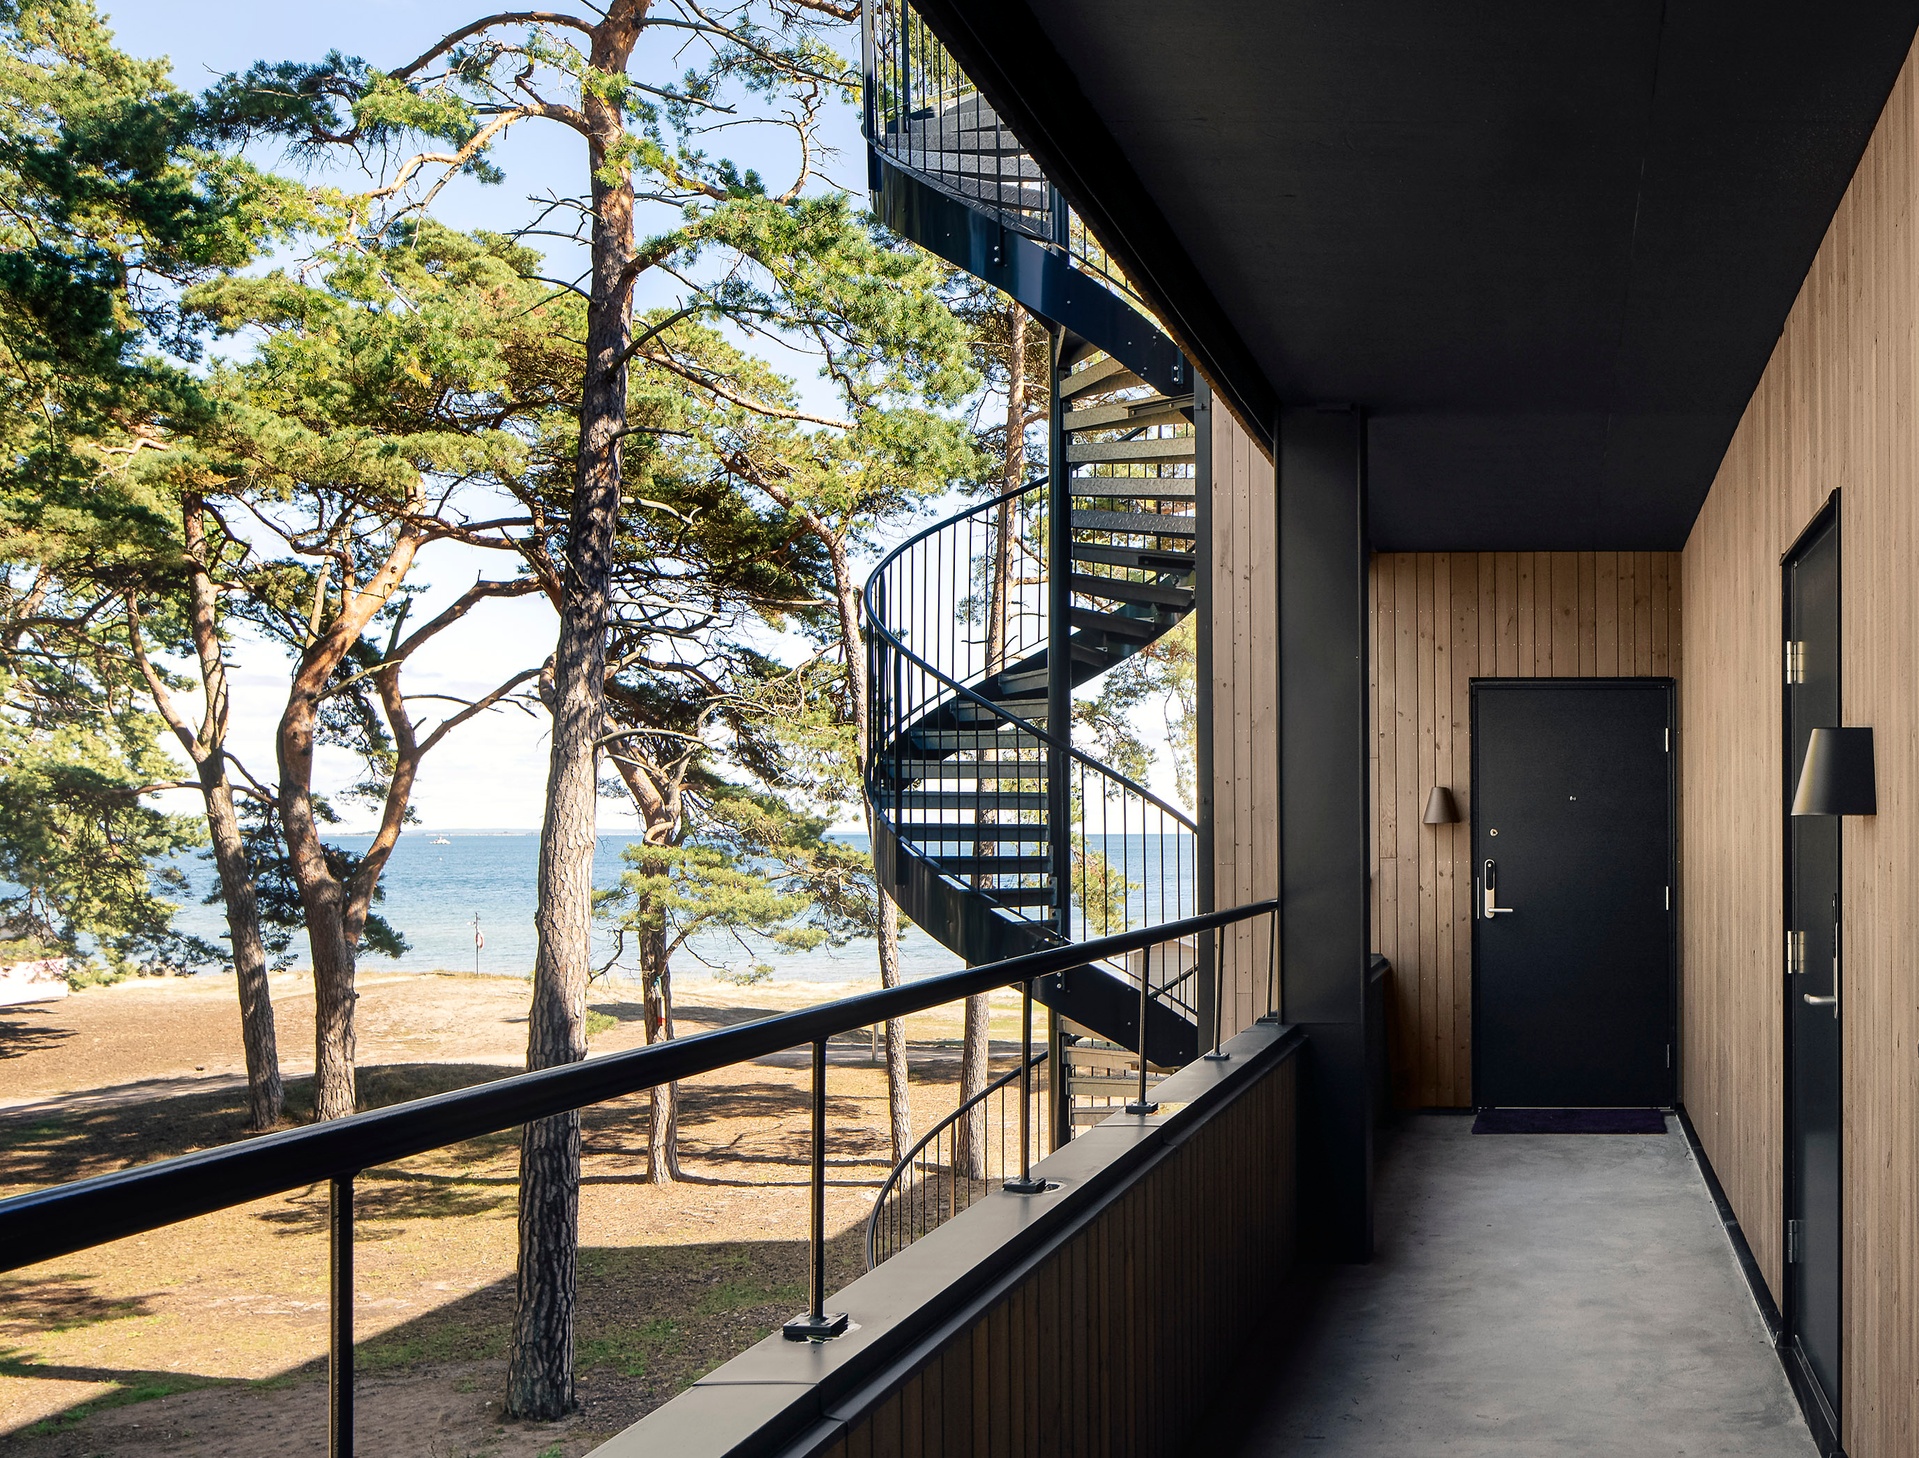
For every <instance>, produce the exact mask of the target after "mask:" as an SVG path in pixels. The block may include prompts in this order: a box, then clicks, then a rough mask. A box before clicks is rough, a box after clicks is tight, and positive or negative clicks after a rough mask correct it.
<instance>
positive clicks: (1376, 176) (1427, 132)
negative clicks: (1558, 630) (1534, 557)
mask: <svg viewBox="0 0 1919 1458" xmlns="http://www.w3.org/2000/svg"><path fill="white" fill-rule="evenodd" d="M926 9H927V11H928V15H929V19H931V20H933V21H934V23H935V25H936V27H938V28H939V29H941V30H942V31H946V30H948V29H949V27H950V28H956V29H958V30H960V31H971V32H972V34H971V35H970V36H968V35H960V36H957V37H956V36H953V35H949V36H948V39H949V40H955V41H957V43H956V44H955V49H956V50H958V51H959V52H960V54H961V59H962V61H969V60H970V61H972V62H974V63H975V64H974V69H975V72H976V74H978V72H979V69H980V68H979V63H980V62H981V61H982V60H983V59H984V58H983V56H982V55H981V54H980V52H981V51H982V49H986V50H991V51H994V52H997V53H998V55H999V59H1000V61H1001V62H1005V61H1006V60H1007V57H1006V49H1007V47H1008V46H1009V45H1012V44H1015V43H1017V41H1018V40H1019V38H1020V37H1021V36H1022V34H1023V35H1024V38H1025V40H1026V41H1027V43H1028V44H1027V47H1026V49H1027V50H1028V51H1032V52H1037V53H1040V58H1041V59H1043V61H1044V64H1037V63H1036V60H1035V57H1034V56H1027V57H1024V58H1022V59H1019V60H1015V61H1014V62H1013V63H1012V64H1010V65H1002V66H1001V67H1000V69H999V70H998V71H997V72H996V74H994V75H992V76H990V77H989V76H987V75H981V77H980V79H981V82H982V85H983V86H985V87H986V89H987V90H988V92H989V94H991V93H993V92H995V91H999V92H1000V93H1001V95H999V96H996V97H995V99H996V100H999V101H1001V102H1002V103H1003V104H1004V105H1005V107H1006V110H1007V113H1008V115H1009V118H1010V119H1012V120H1013V121H1014V123H1015V125H1016V126H1018V125H1019V124H1020V122H1021V120H1022V119H1024V120H1025V121H1026V122H1027V124H1028V126H1029V129H1030V130H1031V131H1033V132H1034V133H1035V134H1036V135H1035V136H1034V137H1029V138H1027V140H1028V142H1029V145H1032V146H1033V150H1034V151H1035V153H1036V154H1037V155H1038V156H1039V158H1040V161H1041V162H1042V164H1043V165H1046V166H1048V168H1049V170H1054V171H1056V180H1058V181H1059V182H1060V184H1061V186H1062V187H1063V188H1064V189H1065V190H1066V191H1067V192H1068V194H1069V196H1073V197H1074V200H1075V201H1076V202H1077V203H1079V204H1080V205H1081V206H1082V208H1083V210H1085V211H1087V212H1088V214H1089V216H1091V217H1092V218H1093V219H1094V221H1095V224H1096V226H1098V225H1100V224H1101V223H1104V224H1105V225H1106V228H1107V230H1108V231H1111V232H1117V233H1119V234H1120V235H1122V236H1121V237H1119V238H1117V239H1115V238H1110V237H1109V239H1108V241H1109V242H1112V243H1117V244H1118V247H1117V248H1116V251H1117V252H1119V253H1120V254H1121V255H1122V256H1128V255H1130V256H1132V257H1133V258H1134V259H1135V261H1136V264H1137V267H1138V268H1139V269H1140V271H1141V272H1142V273H1143V274H1146V275H1149V276H1150V277H1151V291H1152V292H1153V293H1154V294H1155V295H1156V296H1157V298H1158V300H1159V301H1162V302H1164V303H1165V304H1166V306H1167V309H1166V313H1167V317H1169V318H1170V319H1172V320H1174V322H1175V328H1176V332H1179V333H1181V334H1182V335H1184V336H1186V339H1187V342H1189V344H1193V345H1195V346H1197V347H1196V348H1195V353H1196V354H1197V355H1199V357H1200V358H1201V360H1202V363H1203V364H1208V365H1215V364H1218V363H1219V362H1220V361H1224V362H1225V363H1224V364H1223V365H1220V368H1221V369H1224V370H1225V371H1226V372H1227V373H1232V372H1233V368H1234V365H1235V362H1237V368H1238V372H1239V376H1240V380H1241V385H1242V388H1241V389H1239V390H1238V391H1237V398H1239V399H1240V401H1241V402H1242V404H1244V403H1247V402H1249V401H1250V402H1254V404H1255V407H1257V405H1258V404H1259V403H1261V402H1263V401H1264V400H1269V399H1274V398H1276V399H1278V400H1280V401H1284V402H1287V403H1306V402H1330V401H1338V402H1350V403H1354V404H1358V405H1361V406H1364V407H1365V408H1366V409H1367V410H1368V412H1369V414H1370V418H1371V422H1372V423H1371V430H1370V436H1369V448H1368V449H1369V480H1370V483H1371V513H1372V527H1373V536H1374V541H1375V544H1376V545H1377V546H1379V547H1381V548H1383V549H1400V550H1410V549H1416V548H1434V549H1437V548H1493V547H1500V548H1519V549H1526V548H1561V549H1569V548H1582V547H1608V548H1612V547H1618V548H1628V547H1632V548H1673V547H1678V546H1680V545H1682V544H1683V543H1684V540H1685V537H1686V534H1687V531H1688V530H1689V529H1690V527H1691V524H1692V521H1693V518H1694V516H1695V515H1696V513H1697V511H1698V509H1699V505H1700V502H1701V501H1702V500H1703V499H1704V497H1705V493H1706V490H1707V488H1708V486H1709V485H1710V484H1711V481H1712V477H1713V473H1714V471H1715V469H1716V468H1717V466H1718V463H1719V459H1720V457H1721V455H1722V454H1723V453H1724V450H1725V447H1726V444H1727V442H1728V440H1729V439H1730V438H1731V435H1732V431H1733V428H1734V426H1735V425H1736V424H1737V422H1738V419H1739V415H1740V412H1741V410H1742V409H1743V408H1744V406H1745V403H1746V400H1747V398H1748V397H1749V396H1750V394H1751V392H1752V389H1753V386H1754V385H1755V384H1756V383H1757V381H1758V379H1759V375H1760V372H1761V371H1762V370H1763V368H1764V367H1765V363H1766V360H1767V357H1768V355H1769V354H1770V352H1771V350H1772V346H1773V342H1774V340H1775V339H1776V338H1777V336H1778V333H1779V330H1780V327H1781V326H1782V324H1783V323H1784V321H1785V317H1786V313H1787V310H1788V309H1789V308H1790V306H1791V303H1792V300H1793V297H1794V295H1795V294H1796V293H1797V291H1798V287H1799V283H1800V280H1801V279H1802V278H1803V276H1804V274H1805V271H1806V269H1807V267H1808V265H1809V264H1810V262H1811V260H1812V257H1813V254H1814V251H1815V250H1816V249H1817V247H1818V244H1819V240H1820V238H1821V237H1822V235H1823V234H1824V232H1825V229H1826V226H1827V224H1828V222H1829V221H1830V219H1831V217H1832V213H1833V210H1834V208H1835V207H1836V206H1837V204H1838V201H1839V198H1840V196H1841V194H1842V193H1843V191H1844V189H1845V186H1846V183H1847V181H1848V179H1849V178H1850V176H1851V174H1852V171H1853V168H1854V166H1855V165H1856V164H1857V161H1858V159H1859V156H1860V153H1861V151H1862V150H1863V148H1864V146H1865V143H1866V139H1867V137H1868V136H1869V135H1870V133H1871V130H1872V127H1873V124H1874V122H1875V121H1876V120H1877V118H1878V115H1879V111H1880V109H1881V107H1882V106H1883V104H1884V102H1885V98H1886V96H1887V94H1888V92H1889V91H1890V89H1891V86H1892V83H1893V81H1894V79H1895V77H1896V76H1897V74H1898V71H1899V67H1900V65H1901V63H1902V62H1903V60H1904V58H1905V54H1906V51H1907V48H1908V47H1909V46H1910V45H1911V43H1912V39H1913V34H1914V29H1915V24H1919V6H1915V4H1914V3H1900V4H1892V3H1870V0H1841V3H1822V4H1819V5H1812V4H1806V3H1804V0H1797V3H1775V0H1694V3H1687V0H1669V3H1666V4H1663V5H1662V4H1660V3H1657V0H1632V3H1628V0H1582V3H1557V4H1542V3H1539V0H1507V3H1456V4H1450V5H1435V4H1433V3H1431V0H1358V3H1350V0H1346V3H1342V0H1317V3H1312V0H1278V3H1275V0H1213V3H1206V4H1197V3H1184V4H1172V5H1169V4H1167V3H1165V0H1044V3H1041V0H1031V6H1030V8H1027V7H1026V6H1023V5H1022V4H1020V0H1010V3H1009V0H985V3H983V4H967V3H964V0H959V3H954V0H945V3H941V0H933V3H930V4H928V5H927V6H926ZM956 17H957V19H958V24H957V26H956V27H955V26H954V21H955V18H956ZM942 20H944V21H945V22H946V23H944V24H943V23H942ZM1035 26H1037V28H1038V30H1037V32H1036V31H1035V30H1034V27H1035ZM1040 33H1043V36H1042V35H1041V34H1040ZM1046 42H1050V46H1048V45H1047V44H1046ZM1049 50H1050V51H1052V52H1055V53H1056V55H1044V53H1045V52H1047V51H1049ZM969 52H971V53H972V54H971V55H970V56H969V54H968V53H969ZM1061 62H1063V63H1064V68H1065V70H1066V71H1067V72H1070V73H1071V76H1072V78H1073V79H1074V80H1076V81H1077V87H1074V86H1072V85H1071V84H1070V83H1068V84H1067V85H1065V86H1063V87H1062V86H1060V85H1058V84H1057V81H1058V69H1057V68H1058V66H1059V63H1061ZM986 69H988V70H992V69H993V67H991V66H988V67H987V68H986ZM1049 69H1050V70H1051V72H1052V74H1053V77H1054V83H1055V84H1052V85H1047V84H1046V82H1045V77H1046V75H1047V73H1048V71H1049ZM1009 90H1011V91H1016V92H1017V93H1018V94H1017V95H1010V96H1009V95H1006V94H1005V93H1006V92H1007V91H1009ZM1082 108H1085V109H1089V110H1090V113H1091V114H1090V115H1087V116H1084V117H1075V116H1073V115H1071V113H1072V112H1074V111H1077V110H1080V109H1082ZM1022 135H1023V136H1024V135H1025V134H1024V133H1022ZM1153 214H1157V216H1152V215H1153ZM1181 255H1183V257H1182V256H1181ZM1222 327H1223V328H1225V329H1230V331H1231V332H1232V333H1233V334H1234V335H1235V336H1236V338H1233V339H1225V338H1221V337H1215V338H1214V339H1213V340H1212V341H1210V343H1209V342H1208V341H1206V340H1202V339H1198V338H1196V337H1195V336H1196V335H1199V334H1205V333H1211V334H1213V335H1215V336H1218V335H1219V331H1220V330H1221V329H1222ZM1209 372H1213V373H1215V374H1216V376H1217V373H1218V371H1216V370H1210V369H1209ZM1254 372H1256V373H1257V375H1258V377H1259V378H1258V379H1253V378H1252V375H1253V373H1254ZM1835 484H1836V483H1835Z"/></svg>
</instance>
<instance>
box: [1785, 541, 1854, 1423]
mask: <svg viewBox="0 0 1919 1458" xmlns="http://www.w3.org/2000/svg"><path fill="white" fill-rule="evenodd" d="M1785 578H1786V601H1785V622H1786V648H1785V654H1786V659H1785V662H1786V671H1785V675H1784V676H1785V679H1786V722H1785V765H1786V775H1785V781H1786V783H1785V785H1784V787H1783V790H1784V794H1785V797H1786V803H1787V806H1788V807H1789V806H1790V804H1791V799H1792V792H1793V790H1794V789H1795V788H1796V786H1797V783H1798V775H1799V769H1800V767H1801V766H1802V765H1803V764H1804V763H1805V758H1806V742H1807V740H1808V739H1809V738H1810V737H1811V735H1812V731H1813V730H1814V729H1817V728H1822V727H1829V726H1832V725H1836V724H1838V723H1840V722H1841V719H1840V700H1839V521H1838V512H1837V510H1836V509H1835V507H1833V506H1828V507H1827V509H1826V510H1825V511H1824V512H1822V513H1821V515H1820V517H1819V518H1818V520H1816V521H1815V522H1814V524H1813V525H1812V526H1811V527H1810V528H1809V529H1808V530H1807V532H1806V533H1805V535H1804V536H1802V537H1801V538H1800V540H1799V542H1798V543H1797V545H1795V546H1794V548H1793V550H1792V552H1791V553H1790V554H1789V555H1788V556H1787V558H1786V563H1785ZM1839 825H1840V822H1839V820H1838V819H1837V817H1834V816H1823V815H1821V816H1799V817H1794V816H1792V815H1788V816H1787V817H1786V968H1787V971H1786V978H1785V984H1786V1162H1787V1170H1786V1220H1787V1225H1786V1302H1785V1305H1786V1320H1787V1322H1788V1324H1789V1327H1790V1329H1791V1332H1792V1338H1793V1343H1794V1348H1795V1352H1796V1354H1797V1358H1798V1362H1799V1365H1800V1367H1801V1371H1802V1382H1803V1381H1808V1380H1809V1381H1810V1383H1811V1384H1812V1385H1814V1386H1815V1387H1816V1389H1817V1392H1818V1396H1819V1398H1820V1400H1821V1401H1823V1403H1824V1404H1825V1407H1826V1411H1827V1415H1828V1417H1829V1418H1831V1419H1833V1420H1836V1416H1837V1412H1838V1401H1839V1343H1840V1327H1839V1319H1840V1318H1839V1276H1840V1265H1839V1260H1840V1224H1839V1215H1840V1184H1839V1180H1840V1148H1839V1141H1840V1130H1841V1127H1842V1124H1841V1117H1840V1116H1841V1104H1840V1082H1839V1074H1840V1068H1839V1049H1840V1026H1841V1022H1840V1020H1841V1018H1842V1016H1843V1014H1844V1010H1845V998H1844V986H1843V983H1844V968H1843V966H1842V965H1841V955H1842V951H1843V948H1842V947H1841V945H1840V939H1839Z"/></svg>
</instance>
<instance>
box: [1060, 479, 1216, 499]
mask: <svg viewBox="0 0 1919 1458" xmlns="http://www.w3.org/2000/svg"><path fill="white" fill-rule="evenodd" d="M1072 482H1073V500H1075V501H1098V500H1108V501H1113V500H1118V501H1197V500H1198V499H1199V493H1198V492H1196V491H1194V490H1193V478H1192V477H1191V476H1074V477H1073V478H1072Z"/></svg>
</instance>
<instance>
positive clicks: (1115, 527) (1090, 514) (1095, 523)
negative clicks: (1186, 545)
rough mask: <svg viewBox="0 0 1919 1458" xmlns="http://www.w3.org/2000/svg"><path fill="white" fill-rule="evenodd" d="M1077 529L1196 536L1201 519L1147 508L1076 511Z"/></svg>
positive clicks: (1154, 535) (1143, 534) (1075, 521)
mask: <svg viewBox="0 0 1919 1458" xmlns="http://www.w3.org/2000/svg"><path fill="white" fill-rule="evenodd" d="M1073 529H1074V530H1075V531H1082V532H1130V533H1131V534H1132V535H1134V536H1140V537H1193V536H1197V535H1198V534H1199V523H1198V521H1197V520H1196V519H1195V518H1193V517H1191V516H1168V515H1163V514H1161V513H1159V512H1146V511H1075V512H1074V513H1073Z"/></svg>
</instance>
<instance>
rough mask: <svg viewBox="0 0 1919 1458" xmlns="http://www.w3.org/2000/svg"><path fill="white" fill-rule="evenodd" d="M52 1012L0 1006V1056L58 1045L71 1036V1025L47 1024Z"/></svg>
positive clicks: (18, 1055)
mask: <svg viewBox="0 0 1919 1458" xmlns="http://www.w3.org/2000/svg"><path fill="white" fill-rule="evenodd" d="M50 1015H51V1014H50V1012H49V1010H48V1009H46V1008H40V1007H9V1008H0V1058H19V1057H21V1056H22V1055H24V1054H27V1053H40V1052H43V1051H45V1050H46V1049H48V1048H54V1047H58V1046H59V1045H60V1044H62V1043H64V1042H66V1041H67V1040H68V1039H69V1038H71V1037H73V1036H74V1032H75V1030H74V1029H73V1028H71V1027H49V1026H47V1025H46V1023H45V1022H44V1021H43V1020H44V1019H45V1018H47V1017H49V1016H50Z"/></svg>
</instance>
